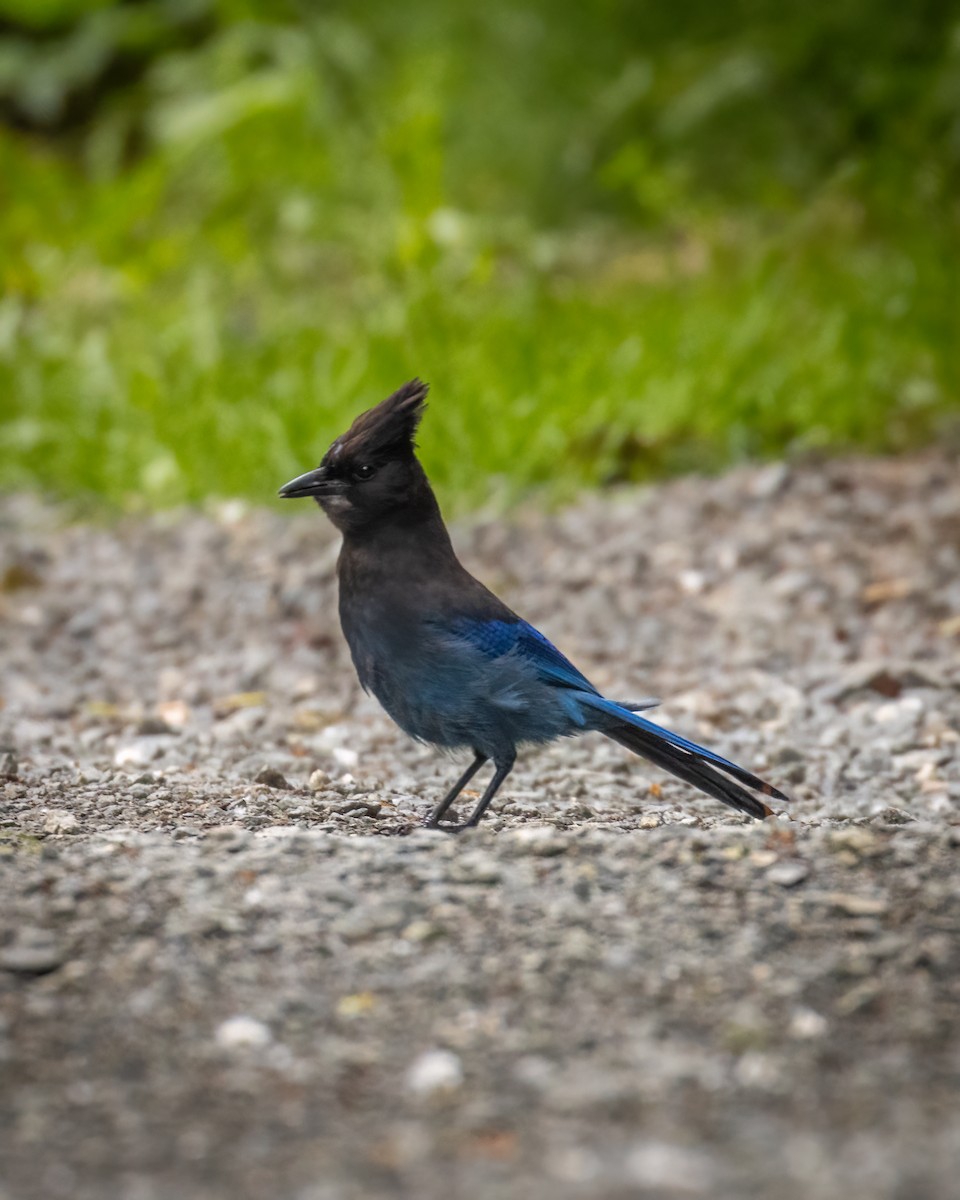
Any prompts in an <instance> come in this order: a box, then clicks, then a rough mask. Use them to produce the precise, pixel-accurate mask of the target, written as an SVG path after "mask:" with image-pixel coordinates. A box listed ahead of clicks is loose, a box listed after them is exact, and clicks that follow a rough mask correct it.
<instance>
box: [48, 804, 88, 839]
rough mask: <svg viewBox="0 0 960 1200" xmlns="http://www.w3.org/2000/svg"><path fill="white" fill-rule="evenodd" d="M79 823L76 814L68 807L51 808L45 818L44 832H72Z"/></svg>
mask: <svg viewBox="0 0 960 1200" xmlns="http://www.w3.org/2000/svg"><path fill="white" fill-rule="evenodd" d="M79 825H80V822H79V821H78V820H77V818H76V816H75V815H74V814H73V813H72V812H70V811H69V809H66V808H51V809H50V811H49V812H48V813H47V815H46V816H45V817H44V819H43V830H44V833H72V832H73V831H74V830H75V829H77V828H78V827H79Z"/></svg>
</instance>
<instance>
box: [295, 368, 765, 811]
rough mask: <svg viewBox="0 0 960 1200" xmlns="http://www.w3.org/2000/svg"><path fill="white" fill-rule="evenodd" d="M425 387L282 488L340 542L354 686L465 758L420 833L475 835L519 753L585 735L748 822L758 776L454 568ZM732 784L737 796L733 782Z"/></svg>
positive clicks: (381, 407) (424, 737)
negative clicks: (628, 695) (583, 664)
mask: <svg viewBox="0 0 960 1200" xmlns="http://www.w3.org/2000/svg"><path fill="white" fill-rule="evenodd" d="M426 395H427V385H426V384H424V383H421V382H420V380H419V379H414V380H411V382H410V383H406V384H404V386H403V387H402V388H400V389H399V390H398V391H396V392H394V393H393V395H392V396H388V397H387V399H386V400H384V401H383V402H382V403H380V404H378V405H377V406H376V408H372V409H370V410H369V411H368V412H365V413H362V414H361V415H360V416H359V417H357V419H356V420H355V421H354V422H353V424H352V425H351V426H350V428H349V429H348V430H347V432H346V433H345V434H343V435H342V436H341V437H338V438H337V440H336V441H335V442H334V443H333V445H332V446H331V447H330V449H329V450H328V451H327V453H326V454H325V455H324V457H323V462H321V464H320V466H319V467H317V469H316V470H315V471H308V472H307V473H306V474H305V475H300V476H299V477H298V478H297V479H293V480H291V482H290V483H288V484H285V485H284V487H282V488H281V489H280V495H281V496H287V497H297V496H312V497H314V499H315V500H316V501H317V503H318V504H319V505H320V507H321V508H322V509H323V511H324V512H325V513H326V514H327V516H328V517H329V518H330V520H331V521H332V522H333V524H334V525H335V526H336V527H337V529H339V530H340V532H341V533H342V534H343V547H342V549H341V552H340V559H339V562H338V564H337V571H338V574H339V578H340V623H341V625H342V627H343V632H344V635H345V637H346V639H347V644H348V645H349V647H350V653H351V654H352V656H353V662H354V665H355V666H356V669H357V674H358V676H359V677H360V683H361V684H362V685H363V687H364V689H365V690H366V691H368V692H372V693H373V694H374V696H376V698H377V699H378V700H379V701H380V703H381V704H382V705H383V707H384V708H385V709H386V711H387V712H388V713H389V714H390V716H391V717H392V718H393V719H394V721H396V723H397V724H398V725H399V726H400V728H401V729H403V730H404V731H405V732H406V733H408V734H409V735H410V736H411V737H414V738H416V739H417V740H418V741H421V742H429V743H431V744H432V745H434V746H439V747H443V748H446V749H459V748H465V749H469V750H472V751H473V756H474V757H473V761H472V762H471V763H470V765H469V766H468V767H467V769H466V770H465V771H464V772H463V774H462V775H461V776H460V778H459V779H458V780H457V781H456V783H455V784H454V785H453V787H452V788H451V789H450V791H449V792H447V794H446V795H445V796H444V797H443V799H442V800H441V801H440V803H439V804H438V805H437V807H436V808H435V809H434V810H433V812H432V814H431V815H430V817H429V819H428V820H427V822H426V824H427V825H429V826H432V827H434V828H439V829H447V830H451V831H454V830H458V829H463V828H466V827H467V826H470V825H476V824H477V823H478V822H479V821H480V818H481V817H482V816H483V814H484V813H485V812H486V810H487V808H488V807H489V805H490V801H491V800H492V799H493V798H494V796H495V795H496V793H497V789H498V788H499V787H500V785H501V784H502V783H503V781H504V780H505V779H506V777H507V776H508V775H509V773H510V771H511V769H512V767H513V765H514V762H515V761H516V757H517V747H518V746H521V745H523V744H524V743H542V742H551V741H553V740H554V739H555V738H559V737H572V736H575V735H577V734H581V733H587V732H588V731H590V730H596V731H597V732H599V733H602V734H605V735H606V736H607V737H609V738H613V740H614V741H615V742H619V743H620V745H621V746H625V747H626V748H627V749H628V750H632V751H633V752H634V753H635V754H639V755H641V756H642V757H643V758H646V759H648V760H649V761H650V762H652V763H655V764H656V765H657V766H658V767H662V768H663V770H665V771H669V772H670V773H671V774H673V775H676V776H678V777H679V778H680V779H683V780H686V782H687V783H690V784H692V785H693V786H694V787H696V788H699V789H700V791H702V792H706V794H707V795H708V796H713V797H714V798H715V799H717V800H720V801H722V802H723V803H724V804H727V805H729V806H730V807H731V808H734V809H736V810H737V811H738V812H742V813H746V814H748V815H749V816H751V817H757V818H763V817H767V816H770V815H771V813H772V810H771V809H770V808H769V807H768V806H767V805H766V804H765V803H764V802H763V801H762V800H760V799H758V798H757V797H756V796H754V795H752V794H751V793H750V792H749V791H747V790H746V789H747V788H751V789H753V790H754V791H757V792H760V793H762V794H763V795H765V796H769V797H773V798H775V799H777V800H786V799H787V798H786V796H784V795H783V793H782V792H779V791H777V789H776V788H774V787H772V786H771V785H770V784H769V783H765V782H764V781H763V780H762V779H759V778H758V777H757V776H756V775H753V774H751V773H750V772H749V771H746V770H744V768H743V767H739V766H737V764H736V763H732V762H729V761H728V760H727V759H725V758H721V757H720V755H719V754H714V753H713V751H711V750H707V749H705V748H704V747H703V746H698V745H696V744H695V743H694V742H691V741H688V740H687V739H686V738H683V737H680V735H679V734H676V733H672V732H671V731H670V730H669V729H664V728H663V727H662V726H660V725H657V724H655V723H654V722H652V721H649V720H647V718H646V717H643V716H641V715H640V710H641V709H643V708H648V707H652V706H653V703H654V702H651V703H648V704H618V703H616V702H615V701H613V700H608V699H607V698H606V697H605V696H602V695H601V694H600V693H599V692H598V691H597V689H596V688H595V687H594V686H593V684H592V683H590V681H589V680H588V679H587V678H586V677H585V676H584V675H582V674H581V673H580V672H579V671H578V670H577V668H576V667H575V666H574V665H573V663H571V662H570V661H569V660H568V659H566V658H565V657H564V656H563V655H562V654H561V653H560V651H559V650H558V649H557V648H556V647H555V646H554V645H553V644H552V643H551V642H549V641H548V640H547V639H546V638H545V637H544V636H543V634H542V633H540V632H539V631H538V630H536V629H534V628H533V626H532V625H529V624H528V623H527V622H526V621H524V620H523V619H522V618H521V617H518V616H517V614H516V613H515V612H513V611H512V610H511V609H509V608H508V607H507V606H506V605H505V604H504V603H503V602H502V601H501V600H499V599H498V598H497V597H496V596H495V595H494V594H493V593H492V592H491V591H489V590H488V589H487V588H486V587H484V585H483V584H482V583H480V582H479V580H477V579H474V577H473V576H472V575H471V574H470V573H469V572H468V571H467V570H466V568H465V567H463V566H462V564H461V563H460V560H459V559H458V558H457V556H456V554H455V553H454V549H453V545H452V544H451V541H450V535H449V534H448V533H447V529H446V526H445V525H444V523H443V518H442V517H441V515H440V507H439V505H438V504H437V500H436V497H435V496H434V494H433V489H432V488H431V487H430V483H429V481H428V480H427V476H426V474H425V473H424V470H423V467H422V466H421V465H420V463H419V461H418V459H417V457H416V453H415V451H416V445H415V442H414V436H415V434H416V430H417V426H418V424H419V423H420V419H421V417H422V416H423V412H424V408H425V400H426ZM488 760H492V762H493V766H494V773H493V778H492V779H491V780H490V782H489V784H488V785H487V789H486V791H485V792H484V793H483V795H482V797H481V798H480V801H479V802H478V803H477V805H476V807H475V808H474V810H473V812H472V813H471V815H470V818H469V820H467V821H466V822H465V823H464V824H462V825H454V824H450V823H443V817H444V815H445V814H446V812H447V811H448V809H449V808H450V806H451V805H452V804H453V802H454V800H456V798H457V796H458V795H459V794H460V792H461V791H462V790H463V789H464V788H465V787H466V785H467V784H468V783H469V782H470V780H471V779H472V778H473V776H474V775H475V774H476V773H477V771H479V770H480V768H481V767H482V766H483V765H484V763H486V762H487V761H488ZM742 785H743V786H742Z"/></svg>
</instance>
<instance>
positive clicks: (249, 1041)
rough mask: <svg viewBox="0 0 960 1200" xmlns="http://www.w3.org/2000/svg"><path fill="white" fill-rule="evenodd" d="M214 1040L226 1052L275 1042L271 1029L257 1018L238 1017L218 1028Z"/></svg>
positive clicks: (230, 1018)
mask: <svg viewBox="0 0 960 1200" xmlns="http://www.w3.org/2000/svg"><path fill="white" fill-rule="evenodd" d="M214 1038H215V1040H216V1042H217V1045H218V1046H223V1047H224V1049H226V1050H235V1049H243V1048H245V1047H248V1046H250V1047H252V1046H267V1045H269V1044H270V1042H272V1041H273V1034H272V1033H271V1032H270V1027H269V1026H268V1025H265V1024H264V1023H263V1021H258V1020H257V1019H256V1018H255V1017H248V1016H244V1015H238V1016H235V1017H229V1018H228V1019H227V1020H226V1021H222V1022H221V1023H220V1024H219V1025H218V1026H217V1030H216V1033H215V1034H214Z"/></svg>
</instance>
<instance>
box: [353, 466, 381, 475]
mask: <svg viewBox="0 0 960 1200" xmlns="http://www.w3.org/2000/svg"><path fill="white" fill-rule="evenodd" d="M376 470H377V468H376V467H375V466H373V465H372V464H371V463H361V464H360V466H358V467H354V469H353V474H354V475H355V477H356V478H357V479H369V478H370V476H371V475H375V474H376Z"/></svg>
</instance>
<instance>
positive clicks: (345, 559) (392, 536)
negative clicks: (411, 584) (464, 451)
mask: <svg viewBox="0 0 960 1200" xmlns="http://www.w3.org/2000/svg"><path fill="white" fill-rule="evenodd" d="M451 564H457V565H458V566H459V562H458V560H457V556H456V554H455V552H454V549H453V543H452V542H451V541H450V534H449V533H448V532H447V527H446V525H444V523H443V517H442V516H441V514H440V506H439V504H437V500H436V497H435V496H434V494H433V491H432V489H431V488H430V485H429V484H428V483H427V482H426V480H424V486H423V487H422V488H418V489H417V491H416V494H415V495H412V496H411V497H410V498H409V502H407V503H404V504H402V505H398V506H397V507H396V508H395V509H393V510H392V511H390V512H387V513H381V514H379V515H378V517H377V519H376V520H375V521H371V522H369V523H367V524H364V525H362V526H360V527H359V528H352V529H348V530H345V531H344V534H343V548H342V550H341V553H340V570H341V573H342V572H343V571H344V570H345V569H348V568H349V567H350V566H351V565H353V566H355V567H356V568H358V569H359V570H360V571H361V572H363V573H364V574H366V573H367V572H368V571H371V570H372V571H374V572H377V571H383V572H389V573H391V574H394V575H396V574H400V575H409V574H421V573H429V572H431V571H442V570H443V569H444V568H446V567H449V566H450V565H451Z"/></svg>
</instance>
